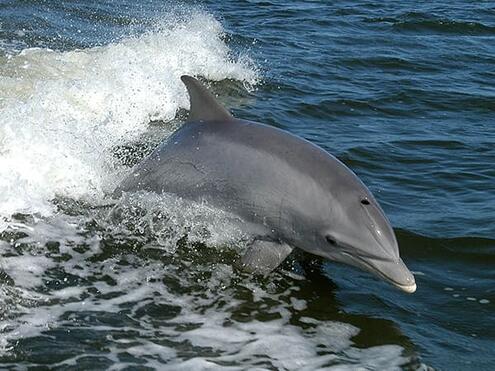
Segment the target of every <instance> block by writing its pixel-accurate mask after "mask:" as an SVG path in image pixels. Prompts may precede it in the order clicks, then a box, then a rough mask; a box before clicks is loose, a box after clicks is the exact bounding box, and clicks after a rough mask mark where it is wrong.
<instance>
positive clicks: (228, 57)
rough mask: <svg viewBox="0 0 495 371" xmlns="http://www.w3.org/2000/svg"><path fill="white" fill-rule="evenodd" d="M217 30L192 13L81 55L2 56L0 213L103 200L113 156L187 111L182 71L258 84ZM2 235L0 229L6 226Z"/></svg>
mask: <svg viewBox="0 0 495 371" xmlns="http://www.w3.org/2000/svg"><path fill="white" fill-rule="evenodd" d="M224 39H225V38H224V31H223V28H222V26H221V24H220V23H219V22H218V21H217V20H216V19H215V18H214V17H213V16H211V15H210V14H208V13H205V12H201V11H194V12H190V14H188V16H187V17H185V16H176V17H174V16H168V17H167V19H166V20H162V21H161V22H160V25H159V26H157V27H156V29H155V30H154V31H150V32H147V33H145V34H143V35H141V36H139V37H132V38H128V39H125V40H122V41H119V42H118V43H114V44H110V45H107V46H103V47H94V48H90V49H84V50H73V51H66V52H61V51H54V50H49V49H39V48H31V49H26V50H23V51H22V52H20V53H18V54H9V53H4V55H3V56H2V55H0V59H2V60H1V62H0V97H1V98H0V117H2V119H1V122H0V215H2V216H4V222H3V227H4V228H5V224H6V223H5V220H6V218H7V217H9V216H10V215H12V214H14V213H26V214H35V213H36V214H39V215H44V216H46V215H51V214H53V212H54V205H53V203H52V202H51V200H53V199H54V198H55V197H57V196H61V197H68V198H72V199H79V200H85V201H89V202H99V200H101V199H102V198H103V197H104V195H105V192H107V191H110V190H111V189H112V188H113V187H114V186H115V184H116V182H117V181H118V180H119V179H120V177H119V176H120V175H121V172H119V169H118V166H117V165H116V163H115V157H114V155H113V153H112V151H113V149H114V148H115V147H116V146H119V145H123V144H126V143H130V142H133V141H135V140H136V139H137V138H139V136H140V135H143V134H144V133H146V131H147V130H148V129H149V123H150V121H155V120H161V121H165V122H167V121H170V120H172V119H173V118H174V116H175V114H176V112H177V110H178V109H180V108H187V107H188V99H187V95H186V92H185V88H184V87H183V85H182V83H181V82H180V79H179V77H180V76H181V75H182V74H190V75H200V76H203V77H205V78H207V79H210V80H222V79H226V78H230V79H236V80H241V81H243V82H246V83H248V84H254V83H256V81H257V74H256V68H255V67H253V64H252V63H251V62H250V61H249V59H248V58H245V57H242V56H241V57H233V55H232V52H231V50H230V49H229V47H228V46H227V44H226V42H225V40H224ZM4 228H3V229H4Z"/></svg>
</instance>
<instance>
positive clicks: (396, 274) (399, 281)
mask: <svg viewBox="0 0 495 371" xmlns="http://www.w3.org/2000/svg"><path fill="white" fill-rule="evenodd" d="M344 254H345V255H347V257H349V258H351V259H350V260H351V261H352V263H351V264H353V265H356V266H358V267H359V268H361V269H364V270H367V271H368V272H370V273H373V274H375V275H377V276H378V277H380V278H382V279H383V280H385V281H387V282H389V283H391V284H392V285H394V286H395V287H397V288H399V289H401V290H402V291H405V292H407V293H409V294H412V293H413V292H415V291H416V282H415V280H414V276H413V274H412V273H411V271H410V270H409V269H408V268H407V267H406V265H405V264H404V262H403V261H402V259H400V258H399V260H395V261H394V260H388V259H376V258H373V257H361V256H356V255H351V254H347V253H344Z"/></svg>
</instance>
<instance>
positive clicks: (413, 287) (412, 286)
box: [397, 283, 417, 294]
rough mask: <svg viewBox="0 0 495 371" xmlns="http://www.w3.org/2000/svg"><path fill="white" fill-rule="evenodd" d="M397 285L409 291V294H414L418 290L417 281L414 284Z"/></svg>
mask: <svg viewBox="0 0 495 371" xmlns="http://www.w3.org/2000/svg"><path fill="white" fill-rule="evenodd" d="M397 287H398V288H399V289H401V290H402V291H404V292H407V293H408V294H412V293H413V292H415V291H416V288H417V286H416V284H415V283H413V284H412V285H397Z"/></svg>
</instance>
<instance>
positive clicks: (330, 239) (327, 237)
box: [325, 236, 337, 246]
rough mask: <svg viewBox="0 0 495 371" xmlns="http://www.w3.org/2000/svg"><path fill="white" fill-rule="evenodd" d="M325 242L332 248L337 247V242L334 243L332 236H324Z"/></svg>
mask: <svg viewBox="0 0 495 371" xmlns="http://www.w3.org/2000/svg"><path fill="white" fill-rule="evenodd" d="M325 239H326V240H327V242H328V243H329V244H330V245H332V246H337V241H335V240H334V239H333V238H332V236H325Z"/></svg>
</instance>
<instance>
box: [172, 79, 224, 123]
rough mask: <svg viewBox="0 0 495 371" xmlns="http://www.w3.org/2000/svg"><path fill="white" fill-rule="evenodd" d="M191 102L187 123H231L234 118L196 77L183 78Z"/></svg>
mask: <svg viewBox="0 0 495 371" xmlns="http://www.w3.org/2000/svg"><path fill="white" fill-rule="evenodd" d="M180 79H181V80H182V82H183V83H184V84H185V85H186V88H187V92H188V93H189V100H190V102H191V109H190V110H189V118H188V119H187V121H230V120H232V119H233V116H232V115H231V114H230V112H229V111H227V110H226V109H225V108H224V107H223V106H222V105H221V104H220V103H218V102H217V100H216V99H215V97H214V96H213V95H212V94H211V93H210V92H209V91H208V90H206V88H205V87H204V86H203V85H202V84H201V83H200V82H199V81H198V80H196V79H195V78H194V77H191V76H187V75H184V76H181V78H180Z"/></svg>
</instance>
